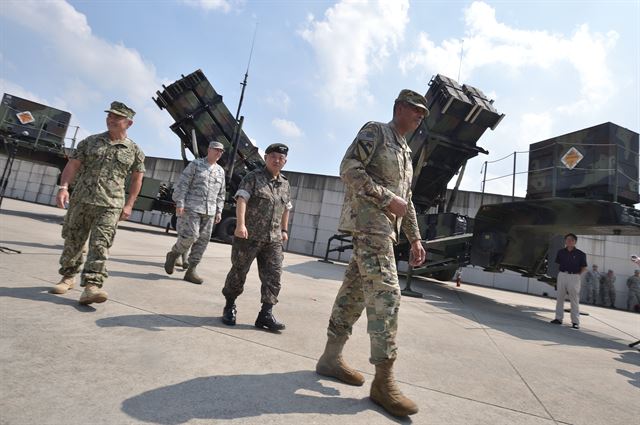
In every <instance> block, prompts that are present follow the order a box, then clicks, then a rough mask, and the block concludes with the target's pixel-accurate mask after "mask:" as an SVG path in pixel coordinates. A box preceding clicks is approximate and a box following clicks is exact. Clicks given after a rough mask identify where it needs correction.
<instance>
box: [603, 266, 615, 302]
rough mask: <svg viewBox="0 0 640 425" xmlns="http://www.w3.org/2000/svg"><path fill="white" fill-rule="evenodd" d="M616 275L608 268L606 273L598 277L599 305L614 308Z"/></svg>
mask: <svg viewBox="0 0 640 425" xmlns="http://www.w3.org/2000/svg"><path fill="white" fill-rule="evenodd" d="M615 283H616V275H615V273H613V270H611V269H609V271H607V274H605V275H603V276H602V277H601V278H600V305H603V306H605V307H611V308H616V287H615Z"/></svg>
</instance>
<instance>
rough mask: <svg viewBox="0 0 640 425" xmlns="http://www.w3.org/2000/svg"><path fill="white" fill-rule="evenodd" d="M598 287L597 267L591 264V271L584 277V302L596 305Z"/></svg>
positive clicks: (598, 275) (598, 274)
mask: <svg viewBox="0 0 640 425" xmlns="http://www.w3.org/2000/svg"><path fill="white" fill-rule="evenodd" d="M599 285H600V272H599V271H598V266H597V265H595V264H593V265H592V266H591V271H588V272H586V273H585V276H584V289H583V290H584V293H585V297H584V300H585V302H586V303H587V304H593V305H596V301H597V299H598V286H599Z"/></svg>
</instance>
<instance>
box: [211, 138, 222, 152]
mask: <svg viewBox="0 0 640 425" xmlns="http://www.w3.org/2000/svg"><path fill="white" fill-rule="evenodd" d="M209 149H222V150H224V145H223V144H222V143H220V142H216V141H215V140H212V141H210V142H209Z"/></svg>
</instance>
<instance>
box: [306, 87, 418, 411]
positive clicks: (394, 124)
mask: <svg viewBox="0 0 640 425" xmlns="http://www.w3.org/2000/svg"><path fill="white" fill-rule="evenodd" d="M428 113H429V110H428V108H427V102H426V99H425V98H424V97H423V96H421V95H420V94H418V93H416V92H414V91H411V90H402V91H401V92H400V94H399V95H398V98H397V99H396V100H395V103H394V107H393V119H392V120H391V122H389V123H387V124H384V123H379V122H369V123H367V124H366V125H365V126H364V127H363V128H362V129H361V130H360V132H359V133H358V135H357V136H356V138H355V140H354V141H353V143H352V144H351V146H349V148H348V149H347V152H346V154H345V156H344V158H343V160H342V163H341V165H340V177H341V178H342V180H343V181H344V183H345V186H346V194H345V199H344V204H343V208H342V214H341V217H340V225H339V230H340V231H342V232H345V233H350V234H351V235H352V236H353V254H352V256H351V261H350V262H349V266H348V268H347V270H346V272H345V276H344V282H343V284H342V287H341V288H340V290H339V291H338V294H337V296H336V300H335V302H334V304H333V309H332V312H331V318H330V320H329V326H328V328H327V337H328V340H327V344H326V347H325V350H324V353H323V354H322V357H320V359H319V360H318V364H317V365H316V372H317V373H319V374H320V375H324V376H330V377H333V378H336V379H338V380H340V381H342V382H345V383H347V384H350V385H358V386H359V385H362V384H364V377H363V376H362V374H360V373H359V372H358V371H356V370H354V369H352V368H351V367H349V366H348V365H347V364H346V363H345V361H344V360H343V358H342V349H343V347H344V345H345V343H346V341H347V339H348V338H349V336H350V335H351V332H352V328H353V325H354V323H355V322H356V321H357V320H358V318H359V317H360V315H361V314H362V311H363V310H364V309H365V308H366V312H367V320H368V326H367V332H368V333H369V336H370V338H371V357H370V359H369V361H370V362H371V363H372V364H374V365H375V368H376V374H375V378H374V380H373V383H372V384H371V393H370V397H371V399H372V400H373V401H374V402H375V403H377V404H379V405H381V406H382V407H384V408H385V409H386V410H387V411H388V412H389V413H391V414H392V415H395V416H407V415H412V414H414V413H417V412H418V406H417V405H416V404H415V403H414V402H413V401H411V400H410V399H409V398H407V397H406V396H405V395H404V394H402V392H401V391H400V389H399V388H398V387H397V385H396V382H395V379H394V377H393V371H392V368H393V363H394V362H395V360H396V355H397V346H396V332H397V329H398V309H399V307H400V285H399V282H398V274H397V271H396V263H395V259H394V253H393V245H394V243H397V242H398V236H399V232H400V230H401V229H402V231H404V233H405V235H406V236H407V239H408V240H409V242H410V243H411V261H410V262H411V265H412V266H414V267H415V266H418V265H420V264H422V263H423V262H424V260H425V251H424V248H423V247H422V244H421V240H420V232H419V229H418V223H417V220H416V212H415V208H414V206H413V203H412V201H411V180H412V176H413V169H412V166H411V151H410V150H409V146H408V145H407V142H406V140H405V135H406V134H407V133H409V132H411V131H415V130H416V129H417V128H418V126H419V125H420V122H421V121H422V119H423V118H424V117H425V116H426V115H427V114H428ZM403 217H404V220H403Z"/></svg>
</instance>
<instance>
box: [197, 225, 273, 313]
mask: <svg viewBox="0 0 640 425" xmlns="http://www.w3.org/2000/svg"><path fill="white" fill-rule="evenodd" d="M256 258H257V259H258V275H259V276H260V282H261V283H262V285H261V286H260V294H261V297H260V300H261V302H262V303H267V304H273V305H275V304H277V303H278V294H279V293H280V277H281V276H282V242H281V241H278V242H259V241H254V240H250V239H242V238H233V244H232V246H231V270H229V273H228V274H227V279H226V280H225V282H224V288H222V295H224V296H225V298H231V299H236V298H238V296H239V295H240V294H242V292H243V291H244V283H245V281H246V280H247V273H248V272H249V268H251V263H253V260H254V259H256ZM189 261H191V260H189Z"/></svg>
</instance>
